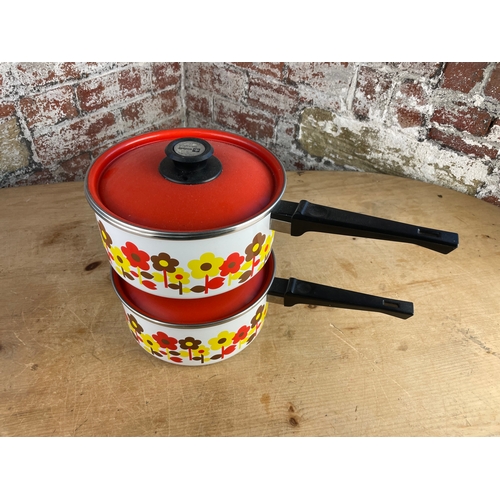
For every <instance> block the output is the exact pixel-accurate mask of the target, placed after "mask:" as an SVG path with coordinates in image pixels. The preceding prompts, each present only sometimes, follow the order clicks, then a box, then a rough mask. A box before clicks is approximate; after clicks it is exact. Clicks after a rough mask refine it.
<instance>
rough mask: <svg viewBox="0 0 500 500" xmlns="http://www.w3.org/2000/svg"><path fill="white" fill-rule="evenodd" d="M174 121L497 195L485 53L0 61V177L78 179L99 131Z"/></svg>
mask: <svg viewBox="0 0 500 500" xmlns="http://www.w3.org/2000/svg"><path fill="white" fill-rule="evenodd" d="M176 126H193V127H210V128H217V129H223V130H228V131H233V132H237V133H240V134H242V135H245V136H247V137H249V138H252V139H254V140H256V141H257V142H259V143H261V144H263V145H265V146H267V147H268V148H270V149H271V150H272V151H273V152H274V153H275V154H276V155H277V156H278V157H279V158H280V160H281V161H282V163H283V164H284V166H285V168H286V169H288V170H312V169H348V170H363V171H373V172H383V173H390V174H394V175H403V176H407V177H412V178H415V179H420V180H423V181H426V182H433V183H437V184H441V185H444V186H447V187H450V188H452V189H456V190H459V191H461V192H464V193H467V194H470V195H474V196H478V197H480V198H484V199H486V200H487V201H490V202H492V203H495V204H499V205H500V201H499V199H500V172H499V164H500V163H499V162H500V159H499V150H500V64H498V65H497V63H439V62H437V63H367V64H364V63H283V62H281V63H279V62H278V63H184V64H179V63H142V64H133V63H94V64H92V63H60V64H55V63H51V64H49V63H37V64H29V63H24V64H21V63H0V186H11V185H17V184H30V183H39V182H58V181H65V180H73V179H81V178H83V175H84V172H85V171H86V169H87V168H88V166H89V165H90V164H91V162H92V161H93V159H94V158H95V157H96V155H98V154H99V153H100V152H101V151H103V150H104V149H105V148H106V147H108V146H110V145H111V144H114V143H116V142H118V141H120V140H122V139H124V138H126V137H130V136H132V135H136V134H138V133H142V132H146V131H148V130H152V129H157V128H169V127H176Z"/></svg>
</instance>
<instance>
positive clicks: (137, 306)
mask: <svg viewBox="0 0 500 500" xmlns="http://www.w3.org/2000/svg"><path fill="white" fill-rule="evenodd" d="M274 269H275V262H274V253H272V252H271V255H269V258H268V259H267V262H266V264H265V266H264V267H263V268H262V270H261V271H260V272H259V273H257V274H256V275H255V276H254V277H253V278H252V279H251V280H248V281H247V282H245V283H243V284H242V285H240V286H239V287H237V288H233V289H232V290H230V291H228V292H225V293H223V294H220V295H213V296H210V297H204V298H201V299H169V298H166V297H159V296H157V295H152V294H150V293H146V292H144V291H142V290H139V289H138V288H136V287H134V286H132V285H131V284H129V283H128V282H127V281H126V280H124V279H123V278H122V277H120V276H119V275H118V273H116V271H114V270H112V271H111V273H112V276H111V277H112V283H113V286H114V289H115V291H116V293H117V294H118V296H119V297H120V299H121V300H122V302H124V303H125V304H126V305H128V306H129V307H130V308H131V309H133V310H134V311H136V312H137V313H139V314H141V315H142V316H144V317H146V318H148V319H152V320H154V321H159V322H161V323H168V324H171V325H193V326H194V325H197V326H205V325H207V324H209V323H216V322H219V321H224V320H228V319H230V318H232V317H233V316H237V315H238V314H240V313H242V312H243V311H245V310H246V309H248V308H249V307H251V306H252V305H253V304H254V303H255V302H257V301H258V300H259V299H260V298H261V297H263V296H264V295H265V294H266V293H267V291H268V289H269V287H270V286H271V283H272V281H273V278H274Z"/></svg>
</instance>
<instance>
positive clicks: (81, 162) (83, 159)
mask: <svg viewBox="0 0 500 500" xmlns="http://www.w3.org/2000/svg"><path fill="white" fill-rule="evenodd" d="M91 164H92V157H91V155H90V153H83V154H81V155H78V156H75V157H73V158H70V159H69V160H66V161H63V162H61V164H60V165H59V168H58V175H57V177H58V180H59V182H69V181H75V180H82V179H83V178H84V177H85V173H86V172H87V170H88V168H89V167H90V165H91Z"/></svg>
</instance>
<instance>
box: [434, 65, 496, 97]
mask: <svg viewBox="0 0 500 500" xmlns="http://www.w3.org/2000/svg"><path fill="white" fill-rule="evenodd" d="M487 65H488V63H482V62H449V63H446V66H445V68H444V74H443V83H442V84H441V87H443V88H445V89H451V90H458V91H460V92H464V93H465V94H467V93H468V92H470V91H471V90H472V89H473V88H474V86H475V85H476V84H478V83H480V82H481V81H482V80H483V74H484V70H485V68H486V66H487Z"/></svg>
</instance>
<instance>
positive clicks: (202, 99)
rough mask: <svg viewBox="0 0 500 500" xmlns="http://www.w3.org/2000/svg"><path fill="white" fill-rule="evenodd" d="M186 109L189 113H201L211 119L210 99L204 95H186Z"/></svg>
mask: <svg viewBox="0 0 500 500" xmlns="http://www.w3.org/2000/svg"><path fill="white" fill-rule="evenodd" d="M186 108H187V112H188V113H190V112H194V113H199V114H200V115H202V116H205V117H210V116H211V115H212V112H211V111H210V99H209V98H208V97H206V96H204V95H199V94H197V95H193V94H191V93H188V94H187V95H186Z"/></svg>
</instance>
